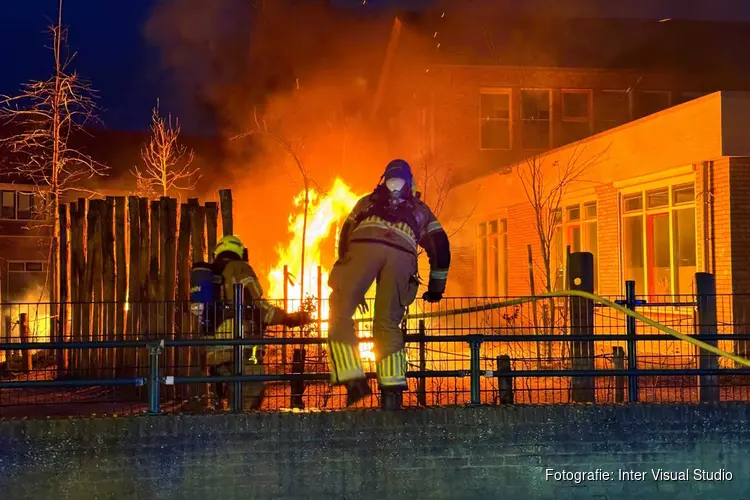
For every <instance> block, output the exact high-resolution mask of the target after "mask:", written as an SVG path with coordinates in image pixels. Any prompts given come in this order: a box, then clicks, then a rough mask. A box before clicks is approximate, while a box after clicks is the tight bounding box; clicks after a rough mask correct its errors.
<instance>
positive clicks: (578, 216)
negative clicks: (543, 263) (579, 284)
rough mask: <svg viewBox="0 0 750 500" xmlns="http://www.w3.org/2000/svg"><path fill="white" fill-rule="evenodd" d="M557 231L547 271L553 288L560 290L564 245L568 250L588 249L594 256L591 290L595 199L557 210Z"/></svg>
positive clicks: (563, 275) (595, 252) (563, 278)
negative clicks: (551, 274)
mask: <svg viewBox="0 0 750 500" xmlns="http://www.w3.org/2000/svg"><path fill="white" fill-rule="evenodd" d="M555 219H556V221H557V230H556V231H555V234H554V236H553V239H552V259H551V260H552V262H551V264H552V265H551V266H550V267H551V268H552V269H551V271H552V272H553V273H554V275H553V276H552V285H553V290H564V289H566V288H567V287H568V284H567V283H566V278H567V273H566V268H565V265H566V263H567V260H566V257H567V248H568V247H570V252H571V253H573V252H590V253H591V254H592V255H593V256H594V289H595V290H596V287H597V275H598V274H599V266H598V263H597V260H598V259H597V255H598V249H599V245H598V234H599V233H598V228H597V224H596V219H597V211H596V202H595V201H591V202H585V203H576V204H569V205H566V206H565V207H564V208H560V209H558V211H557V216H556V218H555Z"/></svg>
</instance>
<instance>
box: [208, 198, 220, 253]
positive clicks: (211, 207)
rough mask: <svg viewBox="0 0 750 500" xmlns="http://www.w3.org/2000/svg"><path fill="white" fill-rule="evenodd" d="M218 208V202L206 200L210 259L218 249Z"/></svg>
mask: <svg viewBox="0 0 750 500" xmlns="http://www.w3.org/2000/svg"><path fill="white" fill-rule="evenodd" d="M218 210H219V207H218V206H217V205H216V202H214V201H207V202H206V207H205V209H204V213H205V215H206V243H207V245H208V248H207V254H208V255H207V258H208V260H209V261H212V260H213V259H214V250H215V249H216V232H217V228H216V225H217V223H218V221H217V218H218Z"/></svg>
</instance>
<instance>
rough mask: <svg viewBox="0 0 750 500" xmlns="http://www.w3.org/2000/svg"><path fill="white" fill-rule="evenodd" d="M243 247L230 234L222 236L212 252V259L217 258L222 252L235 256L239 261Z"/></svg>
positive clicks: (240, 242) (238, 240) (237, 239)
mask: <svg viewBox="0 0 750 500" xmlns="http://www.w3.org/2000/svg"><path fill="white" fill-rule="evenodd" d="M244 250H245V247H244V246H243V245H242V241H240V239H239V238H238V237H236V236H233V235H231V234H229V235H227V236H224V237H223V238H221V239H220V240H219V242H218V243H217V244H216V249H215V250H214V258H216V257H218V256H219V255H220V254H221V253H223V252H232V253H233V254H235V255H237V257H239V258H240V259H241V258H242V257H243V253H244Z"/></svg>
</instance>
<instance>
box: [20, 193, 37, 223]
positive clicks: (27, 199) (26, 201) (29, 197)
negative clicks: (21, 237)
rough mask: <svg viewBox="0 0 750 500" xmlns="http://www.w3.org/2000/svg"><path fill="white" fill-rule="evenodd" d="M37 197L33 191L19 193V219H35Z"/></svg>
mask: <svg viewBox="0 0 750 500" xmlns="http://www.w3.org/2000/svg"><path fill="white" fill-rule="evenodd" d="M35 209H36V206H35V197H34V194H33V193H18V214H17V217H18V218H19V219H24V220H28V219H33V218H34V215H35V214H34V212H35Z"/></svg>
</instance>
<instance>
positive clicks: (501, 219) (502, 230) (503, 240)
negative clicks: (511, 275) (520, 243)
mask: <svg viewBox="0 0 750 500" xmlns="http://www.w3.org/2000/svg"><path fill="white" fill-rule="evenodd" d="M492 222H497V226H498V232H497V233H492V234H490V233H489V225H490V223H492ZM482 225H484V226H485V228H486V229H485V234H484V235H482V234H481V231H480V227H481V226H482ZM475 232H476V234H475V238H474V241H475V249H476V250H475V255H476V263H477V273H476V274H477V282H476V286H475V292H476V295H477V296H478V297H493V296H497V297H507V296H508V219H507V217H506V216H499V215H498V216H496V217H490V218H486V219H482V220H480V221H479V222H477V224H476V226H475ZM493 236H494V238H493ZM493 239H494V240H496V241H497V244H498V245H501V246H502V247H501V249H500V250H499V251H498V259H499V260H498V262H496V263H495V266H496V269H502V272H501V273H500V272H499V274H500V275H501V276H499V278H500V281H499V282H498V283H496V286H497V294H496V295H493V294H492V293H490V290H491V288H492V285H491V283H490V276H489V274H488V273H489V271H488V266H487V264H488V263H489V262H490V259H491V256H490V252H489V248H490V245H489V243H490V242H491V241H492V240H493ZM484 241H487V243H488V245H487V249H488V252H487V260H484V259H483V255H482V243H483V242H484ZM485 277H486V278H487V279H486V281H487V285H486V287H485Z"/></svg>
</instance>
